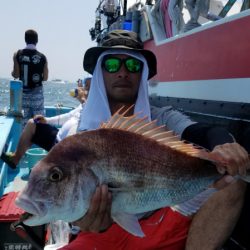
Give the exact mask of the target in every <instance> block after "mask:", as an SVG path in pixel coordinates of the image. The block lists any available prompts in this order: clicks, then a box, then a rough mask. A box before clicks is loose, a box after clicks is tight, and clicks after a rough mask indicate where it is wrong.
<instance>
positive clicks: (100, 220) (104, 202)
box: [72, 185, 113, 233]
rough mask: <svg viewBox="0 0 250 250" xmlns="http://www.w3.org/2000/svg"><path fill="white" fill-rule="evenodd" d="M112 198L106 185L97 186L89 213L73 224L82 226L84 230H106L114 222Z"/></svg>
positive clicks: (95, 231) (96, 231) (97, 231)
mask: <svg viewBox="0 0 250 250" xmlns="http://www.w3.org/2000/svg"><path fill="white" fill-rule="evenodd" d="M111 200H112V198H111V193H110V192H108V187H107V186H106V185H102V186H100V187H97V188H96V191H95V193H94V195H93V196H92V199H91V202H90V206H89V209H88V211H87V213H86V214H85V215H84V216H83V217H82V218H81V219H79V220H77V221H75V222H73V223H72V224H73V225H74V226H78V227H80V229H81V231H83V232H93V233H99V232H102V231H104V230H106V229H107V228H108V227H110V226H111V224H112V222H113V221H112V219H111V217H110V213H111Z"/></svg>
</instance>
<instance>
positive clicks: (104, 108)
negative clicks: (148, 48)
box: [78, 49, 151, 130]
mask: <svg viewBox="0 0 250 250" xmlns="http://www.w3.org/2000/svg"><path fill="white" fill-rule="evenodd" d="M110 54H123V55H124V54H125V55H129V56H132V57H135V58H137V59H139V60H141V61H142V62H143V64H144V65H143V71H142V76H141V82H140V86H139V91H138V96H137V100H136V103H135V108H134V112H135V113H138V112H140V113H139V114H138V117H144V116H147V117H148V120H149V121H150V120H151V118H150V105H149V99H148V82H147V78H148V65H147V62H146V60H145V58H144V56H142V55H141V54H140V53H138V52H134V51H125V50H121V49H117V50H107V51H105V52H103V53H102V54H101V55H100V57H99V58H98V61H97V63H96V67H95V70H94V73H93V77H92V79H91V86H90V90H89V95H88V98H87V102H86V104H85V106H84V108H83V109H82V112H81V116H80V123H79V128H78V130H91V129H96V128H99V127H100V124H101V123H102V122H106V121H108V120H109V119H110V117H111V112H110V109H109V103H108V98H107V94H106V89H105V86H104V81H103V75H102V66H101V64H102V59H103V57H104V56H105V55H110Z"/></svg>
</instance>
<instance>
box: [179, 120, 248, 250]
mask: <svg viewBox="0 0 250 250" xmlns="http://www.w3.org/2000/svg"><path fill="white" fill-rule="evenodd" d="M182 137H183V139H186V140H188V141H192V142H194V143H197V144H199V145H201V146H204V147H206V148H208V149H213V151H212V154H213V156H214V157H215V158H216V159H218V160H219V161H221V162H226V163H227V167H226V171H227V172H228V173H229V174H232V175H235V174H237V173H239V174H244V172H245V169H246V168H247V166H248V164H249V159H248V154H247V152H246V151H245V150H244V149H243V148H242V147H241V146H240V145H239V144H238V143H235V142H233V141H234V139H233V138H232V136H231V135H230V134H229V133H228V132H227V131H226V130H225V129H223V128H211V127H209V126H207V125H202V124H195V125H191V126H190V127H189V128H187V129H186V130H185V131H184V132H183V134H182ZM218 144H222V145H218ZM216 145H217V146H216ZM218 170H219V171H220V172H224V171H225V168H224V166H218ZM228 180H229V182H230V181H232V178H230V176H226V177H224V178H222V179H221V180H219V181H218V182H217V183H216V184H215V185H214V186H215V187H216V188H217V189H220V190H219V191H218V192H216V193H215V194H214V195H213V196H212V197H211V198H209V199H208V200H207V202H206V203H205V204H204V206H202V207H201V209H200V210H199V211H198V212H197V214H196V215H194V217H193V221H192V223H191V227H190V229H189V233H188V237H187V243H186V250H193V249H204V250H206V249H208V250H212V249H220V247H221V246H222V245H223V243H224V242H225V241H226V240H227V238H228V237H229V236H230V234H231V232H232V230H233V228H234V226H235V224H236V222H237V219H238V217H239V214H240V211H241V208H242V204H243V201H244V193H245V187H246V184H245V183H243V182H242V181H236V182H234V183H231V184H230V185H228V184H229V183H227V181H228Z"/></svg>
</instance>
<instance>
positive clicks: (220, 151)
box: [211, 143, 250, 176]
mask: <svg viewBox="0 0 250 250" xmlns="http://www.w3.org/2000/svg"><path fill="white" fill-rule="evenodd" d="M211 155H212V156H213V158H214V159H215V161H216V162H218V164H217V169H218V171H219V173H221V174H224V173H225V171H226V172H227V173H228V174H230V175H232V176H234V175H246V171H247V169H248V168H250V159H249V156H248V153H247V151H246V150H245V149H244V148H243V147H242V146H240V145H239V144H238V143H226V144H223V145H218V146H216V147H215V148H214V150H213V151H212V152H211ZM223 169H224V170H223Z"/></svg>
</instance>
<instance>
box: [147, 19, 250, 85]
mask: <svg viewBox="0 0 250 250" xmlns="http://www.w3.org/2000/svg"><path fill="white" fill-rule="evenodd" d="M249 27H250V16H245V17H242V18H240V19H236V20H233V21H230V22H227V23H223V24H221V25H218V26H215V27H212V28H209V29H206V30H202V31H200V32H197V33H194V34H190V35H188V36H185V37H181V38H179V39H178V38H177V39H176V40H173V41H171V42H167V43H165V44H163V45H160V46H155V43H154V41H153V40H150V41H148V42H146V43H145V44H144V47H145V49H149V50H152V51H153V52H154V53H155V54H156V56H157V60H158V66H157V70H158V74H157V76H156V77H154V79H155V80H158V81H185V80H186V81H191V80H208V79H227V78H248V77H250V66H249V65H250V29H249Z"/></svg>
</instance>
